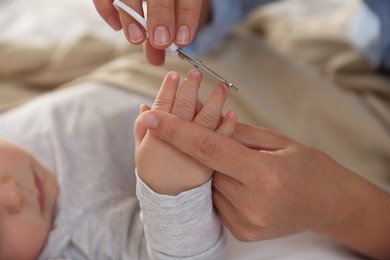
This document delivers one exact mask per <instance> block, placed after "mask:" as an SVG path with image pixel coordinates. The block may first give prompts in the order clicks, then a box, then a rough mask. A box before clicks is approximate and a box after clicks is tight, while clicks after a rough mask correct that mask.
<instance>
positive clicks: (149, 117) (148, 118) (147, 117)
mask: <svg viewBox="0 0 390 260" xmlns="http://www.w3.org/2000/svg"><path fill="white" fill-rule="evenodd" d="M141 123H142V124H143V125H144V126H145V127H146V128H149V129H150V128H151V129H153V128H156V127H157V125H158V118H157V117H156V116H155V115H153V114H152V113H146V112H145V113H144V114H142V117H141Z"/></svg>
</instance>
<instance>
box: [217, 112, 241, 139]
mask: <svg viewBox="0 0 390 260" xmlns="http://www.w3.org/2000/svg"><path fill="white" fill-rule="evenodd" d="M236 124H237V113H235V112H232V111H229V112H227V113H226V115H225V116H224V117H223V120H222V123H221V124H220V125H219V126H218V128H217V129H216V130H215V132H217V133H219V134H221V135H223V136H226V137H232V136H233V134H234V131H235V129H236Z"/></svg>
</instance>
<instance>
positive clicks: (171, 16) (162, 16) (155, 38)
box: [147, 0, 176, 50]
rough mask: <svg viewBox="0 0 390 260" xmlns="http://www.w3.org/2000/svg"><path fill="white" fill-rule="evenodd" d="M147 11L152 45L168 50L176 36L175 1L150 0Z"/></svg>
mask: <svg viewBox="0 0 390 260" xmlns="http://www.w3.org/2000/svg"><path fill="white" fill-rule="evenodd" d="M147 9H148V11H147V16H148V18H147V20H148V32H149V41H150V44H151V45H152V47H153V48H156V49H159V50H163V49H166V48H167V47H168V46H169V45H170V44H171V43H172V42H173V40H174V36H175V30H176V28H175V20H176V18H175V0H148V2H147Z"/></svg>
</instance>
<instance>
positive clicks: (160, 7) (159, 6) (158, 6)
mask: <svg viewBox="0 0 390 260" xmlns="http://www.w3.org/2000/svg"><path fill="white" fill-rule="evenodd" d="M148 12H149V13H150V14H151V16H161V15H165V14H167V13H172V12H173V9H172V8H171V6H170V5H169V4H168V1H158V2H157V3H153V7H151V8H150V9H149V10H148Z"/></svg>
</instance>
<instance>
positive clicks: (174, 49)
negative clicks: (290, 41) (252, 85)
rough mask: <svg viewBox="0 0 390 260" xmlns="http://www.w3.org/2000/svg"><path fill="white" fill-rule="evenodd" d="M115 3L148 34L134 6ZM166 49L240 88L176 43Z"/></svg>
mask: <svg viewBox="0 0 390 260" xmlns="http://www.w3.org/2000/svg"><path fill="white" fill-rule="evenodd" d="M113 4H114V6H116V7H118V8H120V9H122V10H123V11H125V12H126V13H128V14H129V15H130V16H132V17H133V18H134V19H135V20H137V22H138V23H139V24H140V25H141V26H142V27H143V28H144V29H145V31H146V34H148V30H147V26H146V19H145V18H143V17H142V16H141V15H139V14H138V13H137V12H136V11H134V10H133V9H132V8H130V7H129V6H127V5H126V4H124V3H123V2H121V1H120V0H115V1H114V3H113ZM166 50H167V51H169V52H172V53H177V54H178V55H179V57H180V58H182V59H185V60H187V61H188V62H189V63H191V64H192V65H193V66H194V67H195V68H198V69H200V70H201V71H203V72H205V73H207V74H208V75H210V76H211V77H213V78H214V79H216V80H218V81H221V82H222V83H223V84H225V85H226V86H228V87H229V88H230V89H232V90H234V91H237V90H238V88H237V87H235V86H234V85H233V84H232V83H230V82H228V81H226V80H225V79H224V78H222V77H221V76H219V75H218V74H217V73H215V72H214V71H213V70H211V69H209V68H208V67H207V66H206V65H204V64H203V63H202V61H201V60H200V59H197V58H194V57H192V56H191V55H189V54H188V53H187V52H185V51H184V50H183V49H182V48H180V47H178V46H177V45H176V44H174V43H172V44H171V45H170V46H169V47H168V48H167V49H166Z"/></svg>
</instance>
